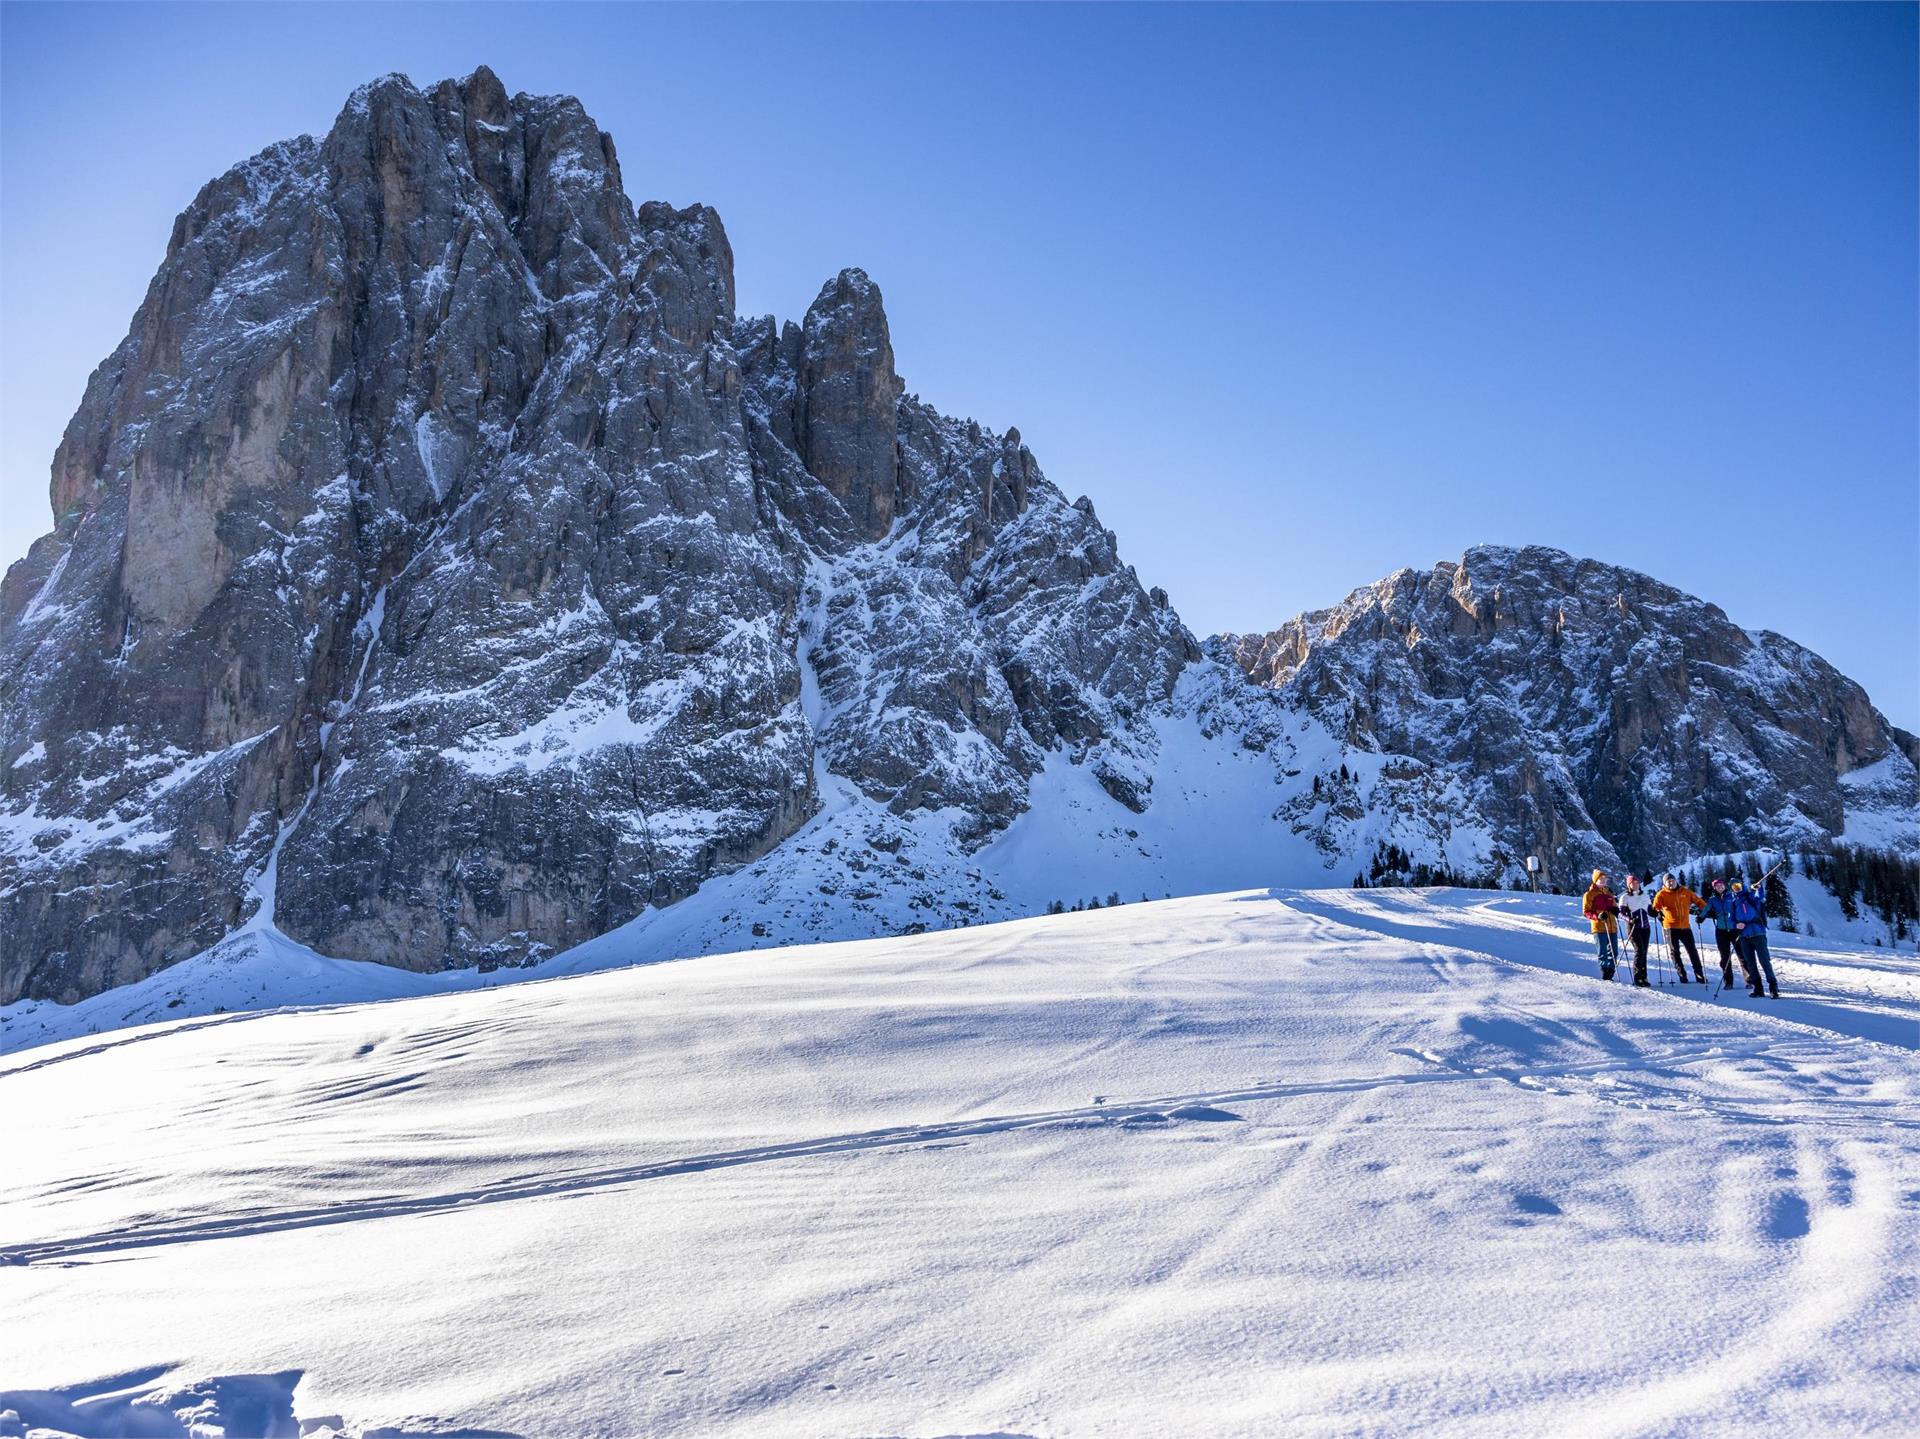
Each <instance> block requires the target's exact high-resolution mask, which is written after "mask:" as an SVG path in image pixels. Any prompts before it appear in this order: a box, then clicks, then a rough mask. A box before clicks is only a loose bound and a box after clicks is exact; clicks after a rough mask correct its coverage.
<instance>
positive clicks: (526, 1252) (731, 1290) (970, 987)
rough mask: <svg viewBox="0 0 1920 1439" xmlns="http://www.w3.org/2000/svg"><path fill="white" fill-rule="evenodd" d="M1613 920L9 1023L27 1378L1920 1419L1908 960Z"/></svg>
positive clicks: (210, 1397)
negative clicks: (1692, 953) (1758, 981)
mask: <svg viewBox="0 0 1920 1439" xmlns="http://www.w3.org/2000/svg"><path fill="white" fill-rule="evenodd" d="M1570 909H1571V904H1570V902H1569V901H1565V900H1549V899H1533V898H1531V897H1527V898H1521V897H1513V896H1488V895H1478V894H1471V893H1467V892H1454V891H1439V892H1417V891H1371V892H1355V891H1336V890H1323V891H1317V892H1296V891H1270V890H1251V891H1244V892H1239V893H1233V894H1225V895H1217V896H1212V897H1206V898H1198V899H1186V900H1175V901H1170V902H1163V903H1156V904H1151V905H1140V904H1135V905H1131V906H1128V907H1125V908H1122V909H1118V910H1106V911H1101V912H1098V913H1090V914H1080V915H1065V916H1061V917H1057V918H1042V919H1034V920H1027V921H1022V922H1019V923H1014V924H1007V925H999V926H993V927H983V928H973V929H966V930H956V931H950V932H946V933H941V934H932V935H925V936H920V937H914V938H896V939H884V940H876V941H869V942H865V943H859V944H840V945H821V946H813V947H807V948H795V949H787V950H782V951H778V952H771V953H764V954H757V955H744V956H723V957H712V958H706V959H700V960H692V961H687V962H684V963H678V964H666V965H656V966H650V967H644V968H637V969H629V970H617V971H609V972H604V973H600V974H595V975H588V976H582V977H577V978H570V979H562V980H556V981H554V982H551V983H535V984H517V985H512V986H506V987H502V988H498V989H493V990H487V991H483V992H474V993H459V994H441V995H432V996H427V997H420V998H413V999H402V1000H396V1001H391V1002H384V1003H370V1004H363V1005H352V1006H343V1007H335V1008H329V1009H323V1010H317V1011H310V1012H282V1013H274V1014H257V1015H244V1016H233V1015H229V1016H222V1017H219V1018H217V1019H214V1020H211V1021H208V1020H198V1021H187V1022H183V1023H177V1024H173V1025H168V1026H161V1027H157V1028H149V1029H144V1030H136V1031H127V1032H124V1033H121V1034H118V1035H115V1036H113V1037H111V1038H109V1039H91V1040H75V1041H67V1042H63V1043H60V1044H57V1045H52V1046H47V1047H44V1048H40V1049H36V1050H33V1051H30V1052H27V1053H24V1054H16V1055H14V1056H12V1057H10V1058H9V1059H7V1060H5V1061H0V1100H3V1101H4V1102H3V1103H0V1114H3V1115H4V1116H5V1118H4V1120H3V1121H0V1123H4V1125H5V1136H4V1137H5V1143H6V1148H7V1152H8V1154H9V1163H8V1166H7V1171H6V1176H5V1179H4V1181H0V1185H3V1187H0V1235H3V1236H4V1239H3V1240H0V1260H4V1261H7V1262H5V1263H0V1356H4V1359H0V1389H4V1390H7V1391H10V1392H8V1393H6V1394H4V1395H0V1407H5V1406H8V1405H11V1406H12V1407H13V1408H15V1409H16V1410H18V1411H19V1412H20V1413H22V1414H23V1415H24V1416H25V1417H26V1418H27V1419H28V1420H36V1419H38V1420H41V1421H59V1420H62V1419H63V1417H64V1422H66V1423H67V1424H69V1425H70V1426H73V1427H80V1425H81V1424H82V1422H85V1423H97V1422H99V1421H101V1420H102V1419H103V1417H104V1416H108V1415H110V1414H112V1413H113V1412H114V1411H115V1410H122V1411H124V1410H125V1408H126V1406H127V1405H128V1403H129V1402H130V1401H132V1400H133V1399H135V1398H137V1397H139V1396H141V1395H149V1396H152V1397H154V1398H156V1399H159V1398H164V1397H165V1396H167V1395H173V1396H174V1397H173V1398H171V1399H168V1400H167V1401H166V1402H164V1403H159V1404H155V1403H149V1404H147V1405H146V1412H147V1413H148V1415H149V1417H150V1419H151V1420H152V1423H153V1426H154V1427H151V1428H150V1429H148V1430H147V1431H145V1432H153V1433H160V1432H168V1431H166V1430H164V1429H162V1428H161V1427H159V1421H160V1418H161V1416H162V1415H163V1414H165V1413H170V1412H172V1411H173V1410H175V1409H178V1408H183V1407H187V1408H191V1407H194V1406H197V1407H198V1413H199V1415H200V1417H201V1419H202V1420H203V1421H211V1420H214V1419H215V1418H216V1417H217V1416H218V1415H220V1414H221V1413H222V1412H225V1413H226V1414H227V1415H228V1417H229V1419H231V1417H232V1415H233V1413H235V1412H237V1407H238V1406H242V1405H246V1404H252V1405H254V1406H256V1407H255V1408H254V1409H252V1410H251V1411H250V1414H249V1417H248V1420H247V1423H248V1427H249V1428H250V1429H253V1430H257V1431H258V1432H263V1433H264V1432H271V1429H270V1426H271V1423H272V1422H273V1421H272V1418H271V1416H272V1414H273V1413H274V1412H275V1411H276V1408H277V1410H278V1412H280V1413H282V1414H283V1415H284V1416H285V1423H286V1424H287V1425H288V1426H289V1427H288V1430H287V1432H292V1428H291V1426H292V1425H293V1423H294V1418H293V1416H295V1415H297V1416H298V1420H299V1421H300V1423H302V1424H303V1425H305V1426H308V1427H309V1428H310V1432H314V1433H321V1434H326V1433H348V1434H363V1433H367V1432H370V1431H372V1430H374V1429H378V1428H382V1427H383V1426H391V1427H392V1428H394V1429H397V1430H398V1431H400V1432H404V1433H412V1434H423V1433H451V1432H462V1431H464V1432H469V1433H472V1432H480V1431H485V1432H489V1433H494V1434H522V1435H542V1436H546V1435H571V1434H590V1433H599V1434H635V1433H669V1432H671V1433H675V1434H701V1435H721V1434H729V1435H749V1434H767V1433H780V1434H792V1435H812V1434H818V1435H845V1434H914V1435H936V1434H956V1433H969V1434H977V1433H987V1432H995V1433H1013V1434H1032V1435H1048V1436H1072V1435H1095V1434H1124V1435H1136V1434H1143V1433H1181V1434H1312V1435H1332V1434H1362V1433H1395V1434H1473V1435H1525V1436H1535V1435H1540V1434H1580V1435H1639V1434H1646V1435H1652V1434H1677V1433H1685V1434H1688V1435H1721V1434H1785V1433H1795V1434H1823V1435H1825V1434H1864V1433H1886V1434H1892V1433H1899V1432H1912V1431H1913V1428H1914V1426H1915V1425H1916V1424H1920V1377H1916V1376H1917V1375H1920V1368H1917V1367H1916V1364H1915V1358H1916V1351H1915V1345H1914V1340H1913V1336H1914V1334H1915V1333H1916V1332H1920V1210H1916V1209H1915V1207H1914V1205H1913V1203H1912V1196H1913V1194H1914V1193H1915V1192H1920V1153H1916V1146H1915V1141H1914V1132H1915V1122H1914V1115H1915V1113H1916V1108H1915V1100H1916V1097H1920V1095H1917V1091H1920V1054H1917V1053H1916V1045H1920V975H1916V973H1915V969H1914V965H1913V962H1912V961H1911V960H1906V961H1901V960H1894V959H1891V958H1890V957H1888V956H1885V955H1880V954H1873V953H1871V952H1868V953H1859V952H1854V953H1845V952H1841V951H1838V950H1835V949H1832V948H1825V949H1821V948H1817V947H1805V948H1803V947H1800V946H1789V947H1787V948H1786V949H1785V958H1784V963H1783V965H1782V980H1783V983H1784V985H1785V986H1786V988H1787V990H1788V991H1789V997H1788V998H1787V999H1784V1000H1782V1001H1780V1002H1778V1003H1776V1004H1750V1003H1749V1002H1748V1001H1745V1000H1744V999H1742V1000H1739V1001H1737V1002H1736V1001H1731V1000H1721V1001H1718V1002H1716V1001H1713V1000H1711V999H1710V998H1708V997H1707V995H1706V994H1704V993H1703V992H1701V991H1699V990H1689V991H1686V992H1681V991H1658V990H1656V991H1653V992H1636V991H1633V990H1630V989H1628V988H1625V987H1624V986H1617V985H1616V986H1612V987H1607V986H1603V985H1601V984H1600V983H1598V982H1597V981H1596V980H1595V979H1594V978H1592V977H1591V975H1590V969H1591V966H1590V964H1589V962H1588V960H1587V957H1586V941H1585V938H1584V936H1583V935H1581V934H1580V933H1579V932H1578V930H1577V929H1576V927H1575V926H1574V924H1573V923H1572V916H1571V913H1570ZM382 973H383V974H386V975H389V976H391V978H393V979H394V980H396V981H398V980H403V979H405V980H418V979H420V977H419V976H401V975H398V974H395V973H394V972H392V971H382ZM469 978H471V977H469ZM241 1275H245V1276H248V1278H247V1279H246V1281H245V1282H237V1278H236V1277H237V1276H241ZM89 1394H101V1395H104V1396H106V1397H103V1398H101V1399H99V1400H98V1401H97V1402H94V1403H93V1404H92V1405H91V1413H92V1415H93V1417H92V1419H90V1420H87V1421H76V1420H75V1419H74V1418H73V1410H72V1409H71V1408H70V1407H68V1406H70V1405H72V1404H73V1403H74V1402H75V1401H82V1402H81V1405H80V1407H81V1409H82V1410H87V1409H88V1407H89V1406H88V1404H87V1403H86V1402H85V1401H86V1396H88V1395H89ZM116 1396H117V1397H116ZM223 1406H225V1407H224V1410H223ZM175 1428H176V1430H177V1429H178V1426H177V1425H176V1426H175Z"/></svg>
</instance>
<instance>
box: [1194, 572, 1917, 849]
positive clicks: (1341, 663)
mask: <svg viewBox="0 0 1920 1439" xmlns="http://www.w3.org/2000/svg"><path fill="white" fill-rule="evenodd" d="M1217 650H1218V651H1219V652H1220V653H1223V654H1225V655H1228V656H1230V657H1231V658H1232V660H1233V661H1234V662H1235V663H1236V664H1238V665H1239V666H1240V668H1241V669H1242V670H1244V671H1245V672H1246V674H1247V675H1248V677H1249V678H1251V679H1252V680H1253V681H1254V682H1255V683H1257V684H1260V685H1263V686H1267V687H1269V688H1272V689H1274V690H1277V691H1279V692H1280V693H1283V694H1285V695H1286V696H1288V697H1289V698H1290V699H1291V700H1293V701H1294V702H1296V703H1297V704H1299V705H1300V706H1301V707H1302V708H1303V709H1305V710H1306V711H1307V712H1308V713H1310V714H1312V715H1314V716H1315V717H1316V718H1318V719H1319V720H1321V721H1322V722H1323V723H1324V724H1325V725H1326V726H1327V727H1328V728H1329V729H1330V730H1331V731H1332V732H1333V733H1334V734H1336V735H1338V736H1340V737H1341V738H1343V739H1344V740H1346V741H1347V742H1348V743H1350V744H1354V745H1359V746H1363V747H1365V748H1368V749H1375V750H1382V751H1386V752H1390V753H1396V754H1403V755H1410V756H1414V757H1417V758H1419V759H1421V760H1424V761H1426V762H1427V763H1429V764H1432V765H1434V766H1437V767H1440V768H1442V769H1445V770H1446V771H1448V772H1449V773H1452V774H1457V775H1459V776H1460V777H1461V779H1462V781H1463V782H1464V783H1465V784H1466V785H1467V787H1468V789H1469V790H1470V791H1471V793H1472V797H1473V805H1474V809H1475V811H1476V812H1477V813H1478V814H1480V815H1481V816H1483V817H1484V819H1485V821H1486V823H1487V825H1488V826H1489V828H1490V829H1491V830H1492V831H1493V833H1494V835H1495V836H1496V837H1497V839H1498V842H1499V843H1500V845H1501V846H1502V848H1503V849H1504V850H1505V851H1506V853H1508V854H1519V855H1527V854H1537V855H1540V856H1541V857H1542V858H1543V859H1544V860H1545V861H1546V864H1547V870H1548V874H1549V875H1550V876H1557V877H1558V878H1560V879H1561V881H1562V882H1564V883H1574V882H1577V881H1578V880H1579V879H1580V878H1581V877H1582V871H1583V870H1585V869H1586V868H1587V867H1589V866H1590V865H1594V864H1603V865H1608V866H1618V865H1620V864H1622V863H1627V864H1631V865H1632V866H1633V867H1634V868H1636V869H1644V868H1648V867H1654V868H1665V867H1668V866H1671V865H1674V864H1677V863H1680V862H1681V861H1683V860H1685V859H1687V858H1688V857H1690V856H1694V855H1699V854H1705V853H1718V852H1731V851H1736V850H1749V849H1758V848H1772V849H1775V850H1785V849H1788V848H1791V847H1794V846H1797V845H1802V844H1817V843H1819V842H1820V841H1822V840H1826V839H1830V838H1833V837H1836V836H1838V837H1843V838H1845V839H1846V840H1848V841H1849V842H1851V843H1861V844H1869V845H1875V846H1885V847H1890V848H1896V849H1901V850H1907V851H1913V850H1920V784H1916V772H1915V762H1916V761H1920V739H1916V737H1915V736H1913V735H1911V734H1908V733H1907V732H1906V731H1904V730H1901V729H1898V728H1896V727H1895V726H1893V725H1891V724H1889V723H1888V722H1887V720H1886V717H1885V716H1883V715H1882V714H1881V713H1880V712H1879V711H1878V710H1876V709H1875V708H1874V707H1873V705H1872V703H1871V702H1870V701H1869V700H1868V698H1867V695H1866V692H1865V691H1864V690H1862V689H1861V688H1860V686H1859V685H1857V684H1855V683H1854V682H1853V681H1852V680H1850V679H1848V678H1847V677H1846V676H1845V675H1843V674H1841V673H1840V672H1839V671H1838V670H1836V669H1834V667H1833V666H1832V665H1830V664H1828V663H1827V662H1826V661H1825V660H1823V659H1821V658H1820V657H1819V656H1818V655H1816V654H1814V653H1813V652H1812V651H1810V650H1807V649H1804V648H1803V647H1801V646H1800V645H1797V644H1795V643H1794V642H1793V641H1792V640H1789V639H1787V638H1785V637H1784V636H1782V635H1777V634H1773V633H1771V632H1769V631H1765V630H1744V629H1741V628H1740V627H1738V626H1737V625H1735V624H1734V623H1733V622H1732V621H1731V620H1729V619H1728V618H1727V616H1726V615H1725V614H1724V613H1723V612H1722V611H1721V610H1720V609H1719V607H1718V606H1716V605H1711V604H1708V603H1706V602H1705V601H1704V600H1698V599H1695V598H1693V597H1692V596H1691V595H1687V594H1682V593H1681V592H1680V591H1678V590H1676V589H1673V588H1672V587H1671V586H1668V585H1663V584H1661V583H1660V582H1659V581H1658V580H1653V579H1649V578H1648V577H1647V576H1645V575H1641V574H1636V573H1635V572H1633V571H1632V570H1624V569H1620V568H1617V567H1615V566H1613V565H1605V564H1600V563H1598V562H1597V561H1593V560H1581V559H1576V558H1574V557H1573V556H1571V555H1568V554H1564V553H1562V552H1561V551H1559V550H1552V549H1545V548H1539V547H1533V548H1527V549H1517V550H1516V549H1507V548H1501V547H1496V546H1481V547H1479V548H1476V549H1472V550H1469V551H1468V552H1467V553H1466V554H1465V555H1464V556H1463V557H1462V558H1461V560H1460V561H1459V563H1457V564H1451V563H1444V562H1443V563H1441V564H1437V565H1435V566H1434V567H1433V568H1432V569H1430V570H1410V569H1409V570H1400V571H1398V572H1396V573H1395V574H1392V575H1389V576H1388V577H1387V578H1386V579H1384V580H1381V581H1380V582H1379V583H1378V584H1374V585H1369V586H1367V587H1366V588H1364V589H1360V590H1356V591H1354V593H1353V594H1351V595H1349V596H1348V597H1347V598H1346V600H1345V601H1343V602H1342V603H1340V604H1338V605H1335V606H1334V607H1332V608H1331V609H1325V610H1316V611H1314V612H1313V613H1311V614H1306V615H1301V616H1300V617H1299V618H1297V619H1295V620H1292V621H1289V622H1288V623H1287V624H1285V625H1283V626H1281V627H1280V628H1279V629H1277V630H1274V631H1273V632H1271V633H1270V634H1263V635H1238V636H1235V635H1230V636H1225V637H1223V638H1222V639H1221V640H1220V641H1218V642H1217Z"/></svg>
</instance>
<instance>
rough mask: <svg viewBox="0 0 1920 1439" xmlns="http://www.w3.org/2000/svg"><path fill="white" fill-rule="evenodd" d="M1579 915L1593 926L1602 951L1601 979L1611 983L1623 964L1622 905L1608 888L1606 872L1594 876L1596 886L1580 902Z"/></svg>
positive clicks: (1590, 888) (1598, 870)
mask: <svg viewBox="0 0 1920 1439" xmlns="http://www.w3.org/2000/svg"><path fill="white" fill-rule="evenodd" d="M1580 912H1581V913H1582V914H1584V915H1585V916H1586V917H1587V922H1588V923H1589V924H1591V925H1592V926H1593V942H1594V943H1595V944H1596V945H1598V946H1599V948H1600V977H1601V978H1602V979H1612V978H1613V971H1614V969H1615V968H1616V967H1617V966H1618V965H1619V963H1620V903H1619V901H1618V900H1616V899H1615V898H1614V897H1613V890H1612V889H1611V888H1609V887H1608V885H1607V872H1606V871H1605V870H1604V869H1596V870H1595V871H1594V872H1593V883H1592V884H1591V885H1589V886H1588V887H1587V892H1586V895H1585V896H1584V897H1583V898H1582V900H1581V902H1580Z"/></svg>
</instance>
